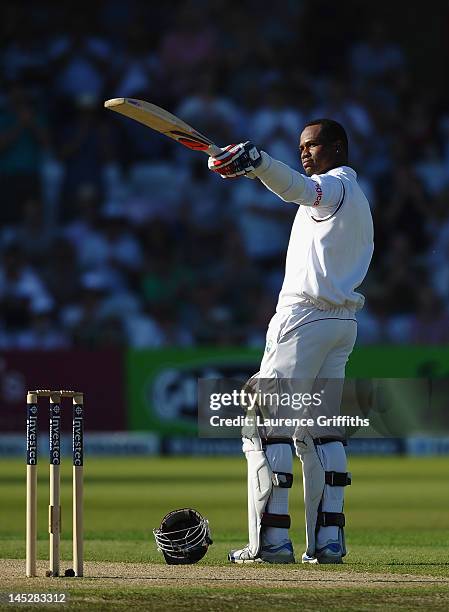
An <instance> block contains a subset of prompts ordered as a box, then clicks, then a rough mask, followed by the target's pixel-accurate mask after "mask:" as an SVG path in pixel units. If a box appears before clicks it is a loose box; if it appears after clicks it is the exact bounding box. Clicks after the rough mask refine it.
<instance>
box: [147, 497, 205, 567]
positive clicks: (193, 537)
mask: <svg viewBox="0 0 449 612" xmlns="http://www.w3.org/2000/svg"><path fill="white" fill-rule="evenodd" d="M153 534H154V538H155V540H156V544H157V548H158V550H160V551H161V552H162V554H163V555H164V557H165V561H166V562H167V563H168V565H187V564H190V563H196V562H197V561H199V560H200V559H202V558H203V557H204V555H205V554H206V552H207V549H208V548H209V544H212V540H211V537H210V529H209V521H208V520H207V519H205V518H204V517H203V516H201V514H200V513H199V512H197V511H196V510H193V509H192V508H182V509H181V510H173V511H172V512H169V513H168V514H166V515H165V516H164V518H163V519H162V522H161V526H160V527H159V529H153Z"/></svg>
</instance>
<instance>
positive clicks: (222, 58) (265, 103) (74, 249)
mask: <svg viewBox="0 0 449 612" xmlns="http://www.w3.org/2000/svg"><path fill="white" fill-rule="evenodd" d="M336 4H337V3H332V2H329V3H326V2H323V1H321V2H320V1H318V2H315V3H310V2H308V1H306V0H304V1H297V2H295V1H288V0H286V1H285V2H282V3H281V5H279V4H273V3H265V2H254V1H248V2H246V3H238V4H237V3H236V4H235V5H234V4H233V5H232V10H228V3H226V2H224V1H221V0H215V1H211V2H203V1H202V0H193V1H189V2H172V3H170V8H168V7H167V8H164V7H163V5H162V4H160V5H159V6H158V7H156V6H155V3H147V2H139V1H137V0H129V1H127V2H126V3H123V2H122V1H120V2H119V1H118V0H109V1H107V2H100V1H97V2H93V3H91V6H90V7H89V6H88V5H87V4H86V5H84V4H83V10H79V7H80V5H79V3H74V2H65V3H61V4H59V5H56V3H53V2H50V1H47V2H46V1H41V2H38V3H25V2H23V3H22V2H17V3H9V5H8V6H7V5H4V6H2V8H1V13H2V19H1V23H0V31H1V34H2V41H3V45H2V50H1V52H0V66H1V81H2V83H3V84H4V86H3V87H2V88H1V90H0V187H1V191H0V193H1V200H2V206H1V208H0V347H1V348H18V349H31V348H33V349H34V348H40V349H54V348H65V347H72V346H81V347H88V348H95V347H105V346H119V347H121V346H130V347H135V348H144V347H149V348H151V347H161V346H196V345H227V344H232V345H245V346H254V347H261V346H263V343H264V336H265V331H266V326H267V323H268V321H269V319H270V317H271V315H272V314H273V312H274V308H275V305H276V298H277V294H278V291H279V288H280V284H281V282H282V277H283V267H284V258H285V252H286V248H287V243H288V237H289V231H290V227H291V223H292V219H293V217H294V214H295V212H296V206H295V205H287V204H284V203H282V202H281V201H280V200H279V199H277V198H276V197H275V196H273V194H271V193H270V192H268V191H267V190H265V189H264V188H263V187H262V186H261V185H260V184H259V183H258V181H250V180H246V179H237V180H231V181H223V180H221V179H220V178H219V177H217V176H215V175H212V174H211V173H210V172H209V171H208V170H207V158H206V157H205V156H204V155H201V154H199V153H198V154H197V153H193V152H190V151H187V150H185V149H184V148H183V147H180V146H179V145H177V144H175V143H173V142H172V141H170V140H169V139H166V138H163V137H162V136H159V135H157V134H155V133H154V132H151V131H149V130H147V129H146V128H144V127H143V126H141V125H140V124H137V123H135V122H132V121H129V120H127V119H124V118H122V117H120V116H118V115H116V114H115V113H111V112H109V111H106V110H104V109H103V100H104V99H106V98H113V97H119V96H127V97H134V98H141V99H145V100H149V101H152V102H154V103H156V104H159V105H161V106H163V107H165V108H167V109H169V110H171V111H173V112H175V113H176V114H177V115H179V116H181V117H182V118H183V119H185V120H186V121H187V122H188V123H191V124H192V125H194V126H195V127H197V129H199V130H200V131H202V132H204V133H206V134H207V135H209V136H210V137H211V138H212V139H213V140H214V141H215V142H217V143H220V144H222V145H225V144H227V143H230V142H239V141H242V140H248V139H251V140H252V141H253V142H255V143H257V144H259V145H260V146H261V148H263V149H264V150H266V151H267V152H268V153H270V154H271V155H272V156H273V157H276V158H278V159H280V160H282V161H284V162H286V163H287V164H289V165H291V166H292V167H294V168H298V169H300V162H299V154H298V138H299V134H300V131H301V127H302V125H303V124H304V122H306V121H308V120H311V119H313V118H317V117H330V118H333V119H336V120H337V121H340V122H341V123H342V124H343V125H344V126H345V128H346V129H347V131H348V134H349V140H350V159H351V165H352V166H353V167H354V169H355V170H356V171H357V172H358V174H359V179H360V182H361V184H362V186H363V188H364V190H365V192H366V194H367V196H368V198H369V200H370V203H371V206H372V212H373V216H374V222H375V249H376V253H375V258H374V261H373V265H372V268H371V271H370V273H369V276H368V279H367V281H366V282H365V283H364V285H363V287H362V288H361V291H362V292H363V293H364V294H365V295H366V297H367V301H366V306H365V308H364V309H363V311H361V313H360V314H359V340H360V342H364V343H386V342H387V343H388V342H394V343H426V344H427V343H430V344H431V343H447V342H449V315H448V308H449V105H448V97H447V91H446V90H444V88H443V85H440V86H439V85H438V84H435V86H434V87H433V88H428V87H420V86H419V71H418V72H417V69H416V66H415V64H414V59H413V57H411V56H410V53H409V46H408V45H407V40H405V41H404V38H403V37H402V38H401V39H400V40H399V39H398V36H397V34H398V30H397V28H396V24H395V22H391V23H389V22H388V21H386V20H385V19H377V20H376V19H373V18H372V15H371V16H370V13H367V14H364V11H363V10H361V11H360V13H358V14H357V19H354V15H351V14H350V8H351V5H352V4H353V3H351V2H348V3H342V5H341V3H338V5H339V8H338V10H336V9H335V5H336ZM359 4H360V3H359ZM261 6H262V7H263V10H261ZM332 7H334V8H332ZM281 9H282V10H281ZM446 19H447V15H446ZM355 22H356V23H355ZM402 34H403V33H402ZM411 35H412V34H411V33H409V38H410V37H411ZM403 36H404V34H403ZM429 36H431V32H429ZM409 44H413V41H412V40H410V41H409ZM433 44H434V45H435V41H433ZM441 53H442V54H444V53H447V49H446V48H445V47H444V43H443V42H442V43H441Z"/></svg>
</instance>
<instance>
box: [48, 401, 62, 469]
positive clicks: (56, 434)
mask: <svg viewBox="0 0 449 612" xmlns="http://www.w3.org/2000/svg"><path fill="white" fill-rule="evenodd" d="M56 408H57V407H56V406H55V408H54V411H55V412H59V408H57V409H56ZM50 433H51V435H50V444H51V447H50V458H51V462H52V463H53V465H59V464H60V463H61V417H60V416H59V414H54V415H53V416H52V419H51V432H50Z"/></svg>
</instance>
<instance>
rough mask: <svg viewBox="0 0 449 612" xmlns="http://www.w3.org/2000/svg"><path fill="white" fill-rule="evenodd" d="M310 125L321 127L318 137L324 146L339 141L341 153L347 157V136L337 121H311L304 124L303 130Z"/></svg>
mask: <svg viewBox="0 0 449 612" xmlns="http://www.w3.org/2000/svg"><path fill="white" fill-rule="evenodd" d="M312 125H320V126H321V132H320V136H321V138H322V139H323V141H324V142H325V143H326V144H331V143H332V142H337V140H340V141H341V142H342V144H343V152H344V153H345V154H346V156H347V155H348V151H349V145H348V135H347V134H346V130H345V128H344V127H343V126H342V125H341V123H338V121H334V120H333V119H314V120H313V121H309V123H306V125H305V126H304V128H306V127H310V126H312Z"/></svg>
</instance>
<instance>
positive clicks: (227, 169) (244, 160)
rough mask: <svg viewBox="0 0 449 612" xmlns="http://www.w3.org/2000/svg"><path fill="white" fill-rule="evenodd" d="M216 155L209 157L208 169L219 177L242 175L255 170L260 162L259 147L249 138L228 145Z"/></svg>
mask: <svg viewBox="0 0 449 612" xmlns="http://www.w3.org/2000/svg"><path fill="white" fill-rule="evenodd" d="M222 150H223V153H220V154H219V155H217V156H216V157H209V161H208V166H209V170H212V172H216V173H217V174H219V175H220V176H221V178H235V177H237V176H244V175H247V174H249V173H250V172H252V171H253V170H255V169H256V168H257V167H258V166H260V164H261V163H262V155H261V154H260V151H259V149H258V148H257V147H256V146H255V145H254V144H253V143H252V142H250V141H249V140H248V141H247V142H241V143H239V144H233V145H228V146H227V147H225V148H224V149H222Z"/></svg>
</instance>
